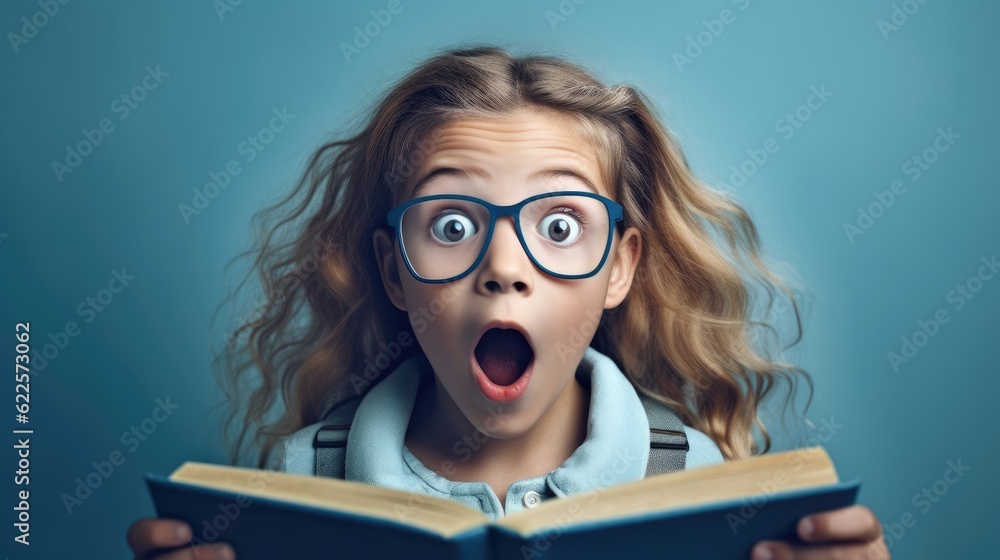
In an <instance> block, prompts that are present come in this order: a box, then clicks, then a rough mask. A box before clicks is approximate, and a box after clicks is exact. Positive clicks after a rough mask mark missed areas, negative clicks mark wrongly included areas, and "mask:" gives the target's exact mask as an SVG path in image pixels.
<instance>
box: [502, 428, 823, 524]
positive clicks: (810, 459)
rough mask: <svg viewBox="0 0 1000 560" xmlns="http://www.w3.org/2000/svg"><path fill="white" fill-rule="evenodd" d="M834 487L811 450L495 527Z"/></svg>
mask: <svg viewBox="0 0 1000 560" xmlns="http://www.w3.org/2000/svg"><path fill="white" fill-rule="evenodd" d="M836 482H839V479H838V477H837V473H836V470H835V469H834V466H833V463H832V462H831V461H830V457H829V456H828V455H827V454H826V451H824V450H823V449H822V448H821V447H810V448H806V449H796V450H793V451H785V452H782V453H774V454H769V455H763V456H757V457H752V458H749V459H743V460H740V461H733V462H728V463H723V464H719V465H711V466H707V467H700V468H697V469H694V470H690V471H679V472H673V473H666V474H661V475H656V476H653V477H649V478H646V479H643V480H639V481H635V482H630V483H626V484H621V485H618V486H612V487H609V488H603V489H599V490H595V491H592V492H587V493H583V494H578V495H575V496H568V497H566V498H560V499H552V500H548V501H546V502H545V503H543V504H541V505H539V506H538V507H535V508H533V509H530V510H526V511H523V512H519V513H516V514H513V515H511V516H509V517H507V518H504V519H503V520H501V521H498V522H497V524H498V525H502V526H504V527H506V528H508V529H511V530H513V531H516V532H518V533H520V534H521V535H524V536H528V535H531V534H533V533H537V532H538V531H539V530H542V529H545V528H549V527H555V526H559V527H566V526H569V525H572V524H574V523H581V522H587V521H598V520H602V519H611V518H618V517H628V516H633V515H639V514H643V513H648V512H652V511H665V510H669V509H675V508H681V507H685V506H693V505H698V504H707V503H712V502H719V501H724V500H731V499H739V498H742V497H747V496H752V495H755V494H762V493H765V490H764V489H767V488H772V487H773V488H774V489H775V490H774V493H780V492H786V491H789V490H797V489H802V488H811V487H816V486H823V485H826V484H833V483H836Z"/></svg>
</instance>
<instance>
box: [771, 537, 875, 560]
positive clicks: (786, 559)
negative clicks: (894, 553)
mask: <svg viewBox="0 0 1000 560" xmlns="http://www.w3.org/2000/svg"><path fill="white" fill-rule="evenodd" d="M751 558H752V560H889V549H888V548H887V547H886V546H885V541H884V540H883V539H881V538H880V539H878V540H876V541H873V542H870V543H857V542H854V543H840V544H835V545H833V544H827V545H817V544H802V545H793V544H791V543H789V542H786V541H760V542H759V543H757V545H756V546H754V548H753V553H752V555H751Z"/></svg>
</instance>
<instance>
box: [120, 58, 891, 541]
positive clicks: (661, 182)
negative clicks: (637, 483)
mask: <svg viewBox="0 0 1000 560" xmlns="http://www.w3.org/2000/svg"><path fill="white" fill-rule="evenodd" d="M268 212H269V213H270V214H269V215H276V216H277V217H279V218H280V220H279V221H278V222H277V223H276V225H275V226H273V227H270V228H268V226H267V225H266V224H265V225H264V227H265V228H268V229H265V231H267V232H268V233H267V234H266V235H264V236H263V237H262V238H261V242H260V247H259V248H258V249H257V251H256V254H257V257H256V262H255V265H256V267H257V269H258V271H259V273H260V275H261V278H262V281H263V283H264V287H265V289H266V294H267V298H266V301H265V302H264V303H263V304H262V305H261V306H259V307H258V309H257V310H256V313H255V314H254V315H255V316H253V317H252V318H250V319H248V320H247V321H246V322H245V323H244V324H242V325H241V327H240V328H239V329H238V330H237V331H236V332H234V333H233V334H232V335H231V340H230V346H229V349H228V352H227V353H225V354H224V356H223V359H224V360H223V363H224V364H225V365H226V366H227V367H226V368H225V371H228V372H229V374H228V376H226V377H225V379H224V381H226V383H225V384H224V387H225V389H226V391H227V394H228V395H229V397H230V399H231V400H233V401H234V402H235V403H236V405H237V406H236V407H234V410H233V412H232V414H231V415H230V416H229V417H228V419H227V423H226V428H228V427H229V426H230V425H231V423H232V422H233V420H234V418H235V416H236V415H237V414H238V413H239V412H240V411H241V410H244V409H243V407H242V405H241V404H242V403H241V395H242V393H241V391H240V388H241V387H243V386H244V385H245V384H246V382H247V380H245V379H244V378H245V377H246V376H247V374H248V373H249V372H251V371H257V372H259V373H260V377H259V380H257V381H253V380H252V378H251V379H250V381H251V382H252V388H253V389H252V392H251V393H250V395H249V398H248V401H247V403H246V405H245V412H244V413H243V414H244V417H243V418H242V422H241V423H240V424H239V425H240V426H241V427H242V429H241V430H240V431H239V436H238V438H237V439H236V442H235V445H234V446H233V452H232V456H231V460H232V462H233V463H236V462H237V461H238V459H239V456H240V449H241V447H242V446H243V444H244V443H245V439H246V437H247V435H248V434H252V436H253V441H254V442H255V443H257V444H259V446H260V454H259V456H258V457H257V465H258V466H259V467H267V468H272V469H281V470H286V471H290V472H305V473H311V474H312V473H314V472H315V471H314V461H315V454H314V452H313V450H312V448H311V447H310V446H309V444H308V443H309V442H311V440H312V437H313V435H314V434H315V433H316V431H317V429H318V427H319V426H320V425H321V424H322V421H323V420H324V419H325V418H328V413H329V412H330V411H331V410H340V411H343V410H344V407H343V406H341V407H334V405H340V404H343V403H345V402H353V403H354V404H353V407H352V411H353V412H352V414H353V416H350V415H349V416H348V418H353V424H352V427H351V430H350V432H351V435H350V439H348V441H347V447H346V452H345V453H346V457H345V458H344V460H343V471H342V475H343V476H344V477H345V478H347V479H350V480H359V481H363V482H368V483H371V484H381V485H385V486H393V487H399V488H403V489H408V490H412V491H422V492H426V493H431V494H436V495H441V496H446V497H450V498H452V499H456V500H460V501H463V502H464V503H467V504H469V505H472V506H473V507H479V508H480V509H481V510H482V511H483V512H484V513H487V514H488V515H490V516H492V517H494V518H496V517H499V516H502V515H504V514H507V513H513V512H514V511H518V510H520V509H522V508H524V507H532V506H533V505H534V504H536V503H538V502H539V501H541V500H544V499H551V498H557V497H559V496H564V495H568V494H573V493H577V492H583V491H586V490H592V489H596V488H601V487H607V486H610V485H613V484H618V483H622V482H628V481H631V480H638V479H641V478H642V477H643V476H645V474H646V473H645V469H646V467H647V455H646V453H647V452H648V451H649V447H650V445H649V431H648V428H649V420H648V419H647V414H646V412H645V411H644V409H643V402H644V401H641V400H640V398H642V399H654V401H655V402H657V403H662V405H666V407H669V410H672V411H673V412H675V413H676V414H677V415H678V416H679V417H680V419H681V420H682V421H683V423H684V424H685V426H684V433H685V435H686V439H687V440H688V442H689V445H690V450H689V452H688V453H687V457H686V459H687V462H686V467H687V468H693V467H697V466H700V465H705V464H711V463H715V462H720V461H723V460H738V459H742V458H746V457H749V456H751V455H755V454H759V453H765V452H767V451H768V450H769V448H770V437H769V435H768V432H767V430H766V428H765V427H764V424H763V422H762V421H761V420H760V416H759V414H758V409H759V408H761V407H762V404H763V401H764V399H765V397H767V396H768V394H770V393H771V392H772V391H773V390H774V389H775V385H776V383H778V382H782V381H787V382H789V384H790V387H791V391H792V392H791V393H790V394H794V388H795V386H796V383H795V381H796V379H797V377H796V376H797V375H801V376H802V377H803V378H804V379H805V380H807V381H809V382H810V393H811V389H812V385H811V381H810V380H809V376H808V374H806V373H805V372H804V371H802V370H800V369H798V368H795V367H793V366H791V365H789V364H785V363H782V362H779V361H774V360H772V359H770V358H769V357H768V355H769V351H768V347H767V346H766V345H764V344H763V340H765V339H763V338H761V337H760V336H759V335H760V334H761V331H760V330H755V329H757V328H761V327H762V328H763V329H764V330H766V331H769V332H771V333H774V332H776V331H775V330H774V329H773V328H772V327H771V326H770V325H768V324H767V323H761V322H756V321H753V320H752V319H751V315H752V314H753V308H754V304H755V302H756V300H755V298H754V297H753V295H754V292H753V289H754V286H755V285H760V286H763V287H764V288H765V292H766V293H767V294H768V301H767V309H770V306H771V303H772V301H773V294H774V291H775V290H776V289H780V290H782V291H783V292H784V293H786V294H788V295H789V297H791V292H790V291H789V290H788V288H787V287H785V285H784V284H783V283H782V282H781V281H780V279H779V278H777V277H776V276H775V275H774V274H773V273H772V272H771V271H770V270H769V269H768V268H767V267H766V266H765V265H764V263H763V262H762V260H761V257H760V252H759V239H758V236H757V233H756V230H755V228H754V226H753V223H752V222H751V220H750V218H749V216H748V215H747V214H746V213H745V212H744V210H743V209H742V208H741V207H740V206H739V205H737V204H736V203H734V202H733V201H731V200H730V199H728V198H727V197H725V196H723V195H722V194H720V193H718V192H715V191H712V190H710V189H708V188H706V187H705V186H703V185H702V184H700V183H699V182H698V181H697V180H696V179H695V178H694V176H693V174H692V172H691V170H690V169H689V168H688V166H687V163H686V161H685V159H684V156H683V155H682V153H681V151H680V148H679V147H678V146H677V145H676V143H675V142H674V141H673V139H672V138H671V136H670V135H669V133H668V132H667V131H666V129H665V128H664V127H663V125H662V124H661V123H660V122H659V120H658V119H657V118H656V116H655V115H654V113H653V111H652V110H651V108H650V103H649V102H648V101H647V100H646V98H645V97H644V96H643V95H641V94H640V93H639V92H637V91H636V90H634V89H632V88H630V87H624V86H617V87H606V86H604V85H602V84H601V83H600V82H598V81H597V80H595V79H594V78H593V77H591V76H590V75H589V74H588V73H586V72H585V71H583V70H582V69H580V68H578V67H577V66H574V65H572V64H569V63H567V62H565V61H562V60H560V59H557V58H552V57H542V56H529V57H521V58H516V57H513V56H511V55H510V54H508V53H507V52H505V51H503V50H500V49H497V48H488V47H484V48H473V49H467V50H456V51H452V52H447V53H444V54H442V55H440V56H436V57H434V58H432V59H430V60H429V61H427V62H426V63H424V64H423V65H421V66H420V67H419V68H417V69H416V70H414V71H413V72H412V73H410V74H409V75H408V76H406V77H405V78H404V79H403V80H402V81H401V82H400V83H398V84H397V85H396V86H395V87H394V88H393V89H392V90H391V91H390V92H389V93H388V95H387V96H386V97H385V98H384V99H383V100H382V101H381V102H380V103H379V105H378V106H377V108H376V109H375V110H374V113H373V115H372V117H371V119H370V120H369V121H368V122H367V124H366V126H365V128H364V130H362V131H361V132H360V133H359V134H358V135H356V136H354V137H352V138H349V139H347V140H344V141H337V142H331V143H329V144H327V145H325V146H323V147H322V148H321V149H320V150H319V151H318V152H317V153H316V154H314V156H313V157H312V159H311V161H310V165H309V170H308V171H307V173H306V175H305V176H304V177H303V179H302V181H301V182H300V183H299V185H298V187H297V188H296V189H295V190H294V191H293V193H292V194H291V195H289V196H288V197H287V198H286V199H284V200H283V201H281V202H279V203H278V204H277V205H276V206H274V207H272V208H271V209H269V211H268ZM298 218H303V221H302V222H301V225H300V226H298V227H299V229H294V228H295V227H296V226H295V223H296V222H295V220H296V219H298ZM713 233H720V234H721V236H713ZM279 236H284V237H279ZM753 282H757V284H754V283H753ZM241 286H242V284H241ZM792 303H793V309H794V310H795V316H796V320H797V322H798V309H797V307H796V306H795V305H794V300H793V301H792ZM414 340H416V342H417V343H418V344H413V341H414ZM797 340H798V339H796V341H797ZM279 389H280V391H281V393H280V394H281V396H282V403H281V404H283V405H284V407H283V408H280V407H279V409H278V412H279V414H277V415H272V418H276V419H275V420H274V421H273V422H268V420H267V419H265V416H266V415H268V413H269V412H271V410H272V407H273V406H274V405H275V404H276V403H277V402H278V395H279V392H278V390H279ZM786 404H787V399H786ZM807 407H808V404H807ZM754 426H757V427H759V428H760V432H761V435H762V438H763V449H761V448H760V447H759V446H758V444H757V441H756V439H755V436H754V432H753V430H754ZM303 442H305V444H303ZM797 530H798V533H799V535H800V536H801V538H802V540H803V541H805V544H803V543H791V542H764V543H759V544H758V546H756V547H755V549H754V551H753V558H756V559H764V558H777V559H784V558H809V559H812V558H846V557H848V556H851V557H854V556H852V555H857V556H860V557H864V558H888V557H889V555H888V552H887V549H886V547H885V544H884V541H883V539H882V536H881V526H880V524H879V523H878V521H877V519H876V518H875V516H874V515H873V514H872V512H871V511H870V510H869V509H868V508H866V507H863V506H853V507H850V508H845V509H842V510H835V511H828V512H823V513H819V514H815V515H811V516H808V517H806V518H803V519H802V520H800V522H799V524H798V526H797ZM193 536H195V535H193V534H192V531H191V527H189V526H187V525H186V524H184V523H180V522H177V521H175V520H168V519H141V520H139V521H137V522H136V523H134V524H133V525H132V526H131V527H130V528H129V531H128V542H129V544H130V546H131V547H132V550H133V551H134V553H135V556H136V558H140V557H142V558H150V557H156V558H163V559H181V558H195V557H198V558H205V557H213V558H233V557H234V555H233V552H232V549H231V548H230V547H228V546H227V545H225V544H224V543H212V544H208V545H200V544H199V546H196V547H195V546H192V547H184V548H178V549H175V550H169V549H171V548H172V547H174V548H176V547H181V546H182V545H185V544H187V543H189V541H191V539H192V537H193ZM208 552H211V553H217V554H216V555H215V556H206V554H205V553H208Z"/></svg>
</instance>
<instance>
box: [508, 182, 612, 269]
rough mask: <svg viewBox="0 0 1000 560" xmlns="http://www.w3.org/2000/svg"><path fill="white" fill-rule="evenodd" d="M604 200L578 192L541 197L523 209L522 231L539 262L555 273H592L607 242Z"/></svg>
mask: <svg viewBox="0 0 1000 560" xmlns="http://www.w3.org/2000/svg"><path fill="white" fill-rule="evenodd" d="M609 224H610V218H609V216H608V210H607V208H606V207H605V206H604V203H603V202H601V201H600V200H598V199H596V198H591V197H588V196H579V195H565V196H550V197H546V198H539V199H538V200H534V201H532V202H529V203H528V204H527V205H525V207H524V208H522V209H521V232H522V234H523V235H524V241H525V243H527V245H528V250H530V251H531V255H532V256H533V257H535V260H536V261H538V264H540V265H542V266H543V267H545V268H547V269H549V270H551V271H552V272H555V273H556V274H566V275H579V274H589V273H591V272H593V271H594V269H596V268H597V265H598V264H600V262H601V257H603V256H604V251H605V250H606V249H607V244H608V228H609V227H610V226H609Z"/></svg>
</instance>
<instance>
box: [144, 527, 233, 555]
mask: <svg viewBox="0 0 1000 560" xmlns="http://www.w3.org/2000/svg"><path fill="white" fill-rule="evenodd" d="M126 538H127V540H128V546H129V548H131V549H132V552H133V553H134V554H135V558H136V560H152V559H154V558H155V559H156V560H191V559H195V558H197V559H199V560H234V559H235V558H236V553H235V552H234V551H233V548H232V547H231V546H229V545H227V544H226V543H211V544H203V545H198V546H186V545H188V544H190V542H191V526H190V525H188V524H187V523H185V522H183V521H178V520H176V519H160V518H159V517H144V518H142V519H140V520H138V521H136V522H135V523H133V524H132V525H131V526H130V527H129V528H128V533H127V535H126ZM182 546H183V547H184V548H178V547H182Z"/></svg>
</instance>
